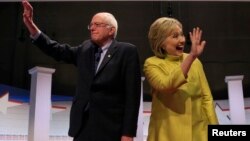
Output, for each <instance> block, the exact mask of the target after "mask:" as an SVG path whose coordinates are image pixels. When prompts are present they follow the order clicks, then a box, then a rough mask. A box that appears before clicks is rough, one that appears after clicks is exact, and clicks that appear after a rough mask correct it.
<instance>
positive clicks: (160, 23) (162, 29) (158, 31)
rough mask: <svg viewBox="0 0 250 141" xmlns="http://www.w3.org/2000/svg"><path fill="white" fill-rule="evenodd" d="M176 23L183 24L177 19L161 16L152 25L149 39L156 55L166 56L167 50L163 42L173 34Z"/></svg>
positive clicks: (180, 25)
mask: <svg viewBox="0 0 250 141" xmlns="http://www.w3.org/2000/svg"><path fill="white" fill-rule="evenodd" d="M176 25H178V26H179V27H181V28H182V24H181V23H180V22H179V21H178V20H177V19H174V18H169V17H161V18H158V19H157V20H156V21H154V22H153V24H152V25H151V26H150V29H149V32H148V39H149V43H150V46H151V49H152V51H153V52H154V54H155V56H157V57H159V58H164V57H165V56H166V51H165V50H164V49H163V43H164V41H165V40H166V38H167V37H168V36H170V35H171V33H172V32H173V30H174V28H175V26H176Z"/></svg>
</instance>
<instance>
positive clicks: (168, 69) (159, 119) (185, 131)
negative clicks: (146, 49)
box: [144, 53, 218, 141]
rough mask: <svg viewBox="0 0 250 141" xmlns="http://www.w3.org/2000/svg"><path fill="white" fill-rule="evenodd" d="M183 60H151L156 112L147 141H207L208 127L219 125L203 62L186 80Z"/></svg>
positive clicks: (147, 69)
mask: <svg viewBox="0 0 250 141" xmlns="http://www.w3.org/2000/svg"><path fill="white" fill-rule="evenodd" d="M187 55H188V54H185V53H184V54H183V56H181V57H176V56H170V55H168V56H166V58H165V59H160V58H158V57H150V58H148V59H146V61H145V63H144V73H145V77H146V79H147V81H148V82H149V84H150V85H151V87H152V113H151V117H150V123H149V130H148V139H147V141H207V125H208V124H218V119H217V116H216V113H215V107H214V102H213V97H212V94H211V91H210V88H209V85H208V82H207V79H206V76H205V73H204V70H203V66H202V64H201V62H200V61H199V60H198V59H196V60H195V61H194V62H193V64H192V66H191V68H190V71H189V72H188V77H187V78H185V77H184V75H183V73H182V70H181V67H180V64H181V62H182V61H183V58H185V57H186V56H187Z"/></svg>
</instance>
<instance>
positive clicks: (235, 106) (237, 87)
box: [225, 75, 246, 124]
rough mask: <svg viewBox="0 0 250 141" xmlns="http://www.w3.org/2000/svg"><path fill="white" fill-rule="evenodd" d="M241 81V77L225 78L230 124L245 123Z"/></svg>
mask: <svg viewBox="0 0 250 141" xmlns="http://www.w3.org/2000/svg"><path fill="white" fill-rule="evenodd" d="M242 80H243V75H236V76H226V78H225V81H226V83H227V85H228V98H229V109H230V118H231V123H232V124H245V123H246V115H245V106H244V95H243V87H242Z"/></svg>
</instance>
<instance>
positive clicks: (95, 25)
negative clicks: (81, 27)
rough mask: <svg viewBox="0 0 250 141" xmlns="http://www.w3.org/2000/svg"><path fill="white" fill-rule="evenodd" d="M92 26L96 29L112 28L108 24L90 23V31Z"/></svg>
mask: <svg viewBox="0 0 250 141" xmlns="http://www.w3.org/2000/svg"><path fill="white" fill-rule="evenodd" d="M92 26H94V27H107V26H110V27H111V25H109V24H106V23H90V24H89V25H88V30H90V28H91V27H92Z"/></svg>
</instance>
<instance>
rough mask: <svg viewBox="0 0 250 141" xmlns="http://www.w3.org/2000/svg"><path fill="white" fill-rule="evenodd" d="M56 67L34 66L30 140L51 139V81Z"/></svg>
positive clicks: (31, 89)
mask: <svg viewBox="0 0 250 141" xmlns="http://www.w3.org/2000/svg"><path fill="white" fill-rule="evenodd" d="M54 72H55V69H50V68H43V67H34V68H32V69H30V70H29V74H31V88H30V112H29V130H28V141H49V129H50V110H51V81H52V73H54Z"/></svg>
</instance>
